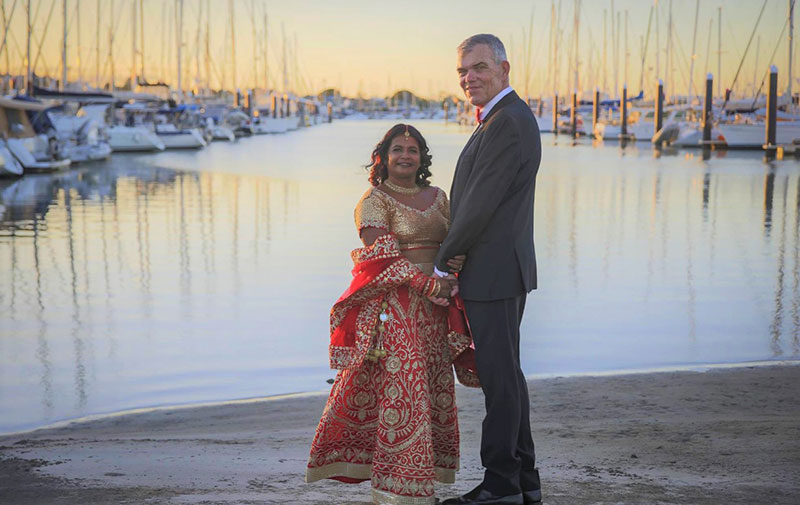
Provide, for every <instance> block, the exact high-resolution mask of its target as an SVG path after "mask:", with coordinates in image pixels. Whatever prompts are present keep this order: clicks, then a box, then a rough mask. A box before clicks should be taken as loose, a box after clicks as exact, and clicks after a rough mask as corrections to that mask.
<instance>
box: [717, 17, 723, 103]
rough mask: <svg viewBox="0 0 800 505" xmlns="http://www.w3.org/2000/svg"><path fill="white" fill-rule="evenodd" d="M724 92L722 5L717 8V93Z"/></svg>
mask: <svg viewBox="0 0 800 505" xmlns="http://www.w3.org/2000/svg"><path fill="white" fill-rule="evenodd" d="M721 94H722V6H720V7H718V8H717V95H721Z"/></svg>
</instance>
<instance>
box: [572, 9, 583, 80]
mask: <svg viewBox="0 0 800 505" xmlns="http://www.w3.org/2000/svg"><path fill="white" fill-rule="evenodd" d="M574 7H575V23H574V30H575V64H574V68H573V71H574V72H575V82H574V84H573V86H572V89H573V90H574V92H575V93H577V92H578V88H579V84H580V83H579V81H578V53H579V51H578V45H579V44H578V43H579V35H580V28H581V18H580V13H581V0H575V5H574Z"/></svg>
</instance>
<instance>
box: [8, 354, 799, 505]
mask: <svg viewBox="0 0 800 505" xmlns="http://www.w3.org/2000/svg"><path fill="white" fill-rule="evenodd" d="M529 387H530V392H531V400H532V401H531V403H532V410H531V421H532V426H533V435H534V440H535V441H536V444H537V453H538V457H539V466H540V471H541V477H542V485H543V493H544V503H545V504H549V505H557V504H563V505H584V504H587V505H588V504H715V505H716V504H727V503H731V504H733V503H736V504H739V503H741V504H770V505H771V504H786V505H789V504H791V505H797V504H798V503H800V366H798V365H784V366H767V367H750V368H734V369H725V370H712V371H706V372H662V373H650V374H633V375H617V376H600V377H572V378H552V379H537V380H532V381H530V383H529ZM324 403H325V396H324V395H311V396H305V397H300V398H285V399H278V400H264V401H250V402H238V403H231V404H225V405H215V406H206V407H195V408H178V409H159V410H155V411H147V412H141V413H134V414H127V415H121V416H114V417H109V418H104V419H99V420H93V421H89V422H81V423H73V424H70V425H67V426H63V427H59V428H49V429H41V430H37V431H34V432H29V433H25V434H17V435H9V436H3V437H0V504H3V505H16V504H24V505H47V504H65V505H67V504H69V505H72V504H75V505H77V504H81V505H84V504H118V503H131V504H139V503H154V504H170V505H171V504H295V503H297V504H330V503H336V504H366V503H369V499H370V492H369V484H368V483H362V484H359V485H356V486H353V485H345V484H341V483H337V482H333V481H324V482H317V483H314V484H305V483H304V482H303V474H304V469H305V464H306V457H307V455H308V447H309V443H310V441H311V438H312V436H313V433H314V428H315V426H316V423H317V421H318V420H319V416H320V414H321V412H322V408H323V405H324ZM458 403H459V409H460V410H459V412H460V425H461V434H462V442H461V447H462V463H461V470H460V471H459V473H458V477H457V479H458V480H457V483H456V484H454V485H452V486H444V485H443V486H441V487H439V488H438V490H437V496H438V497H442V498H446V497H449V496H453V495H456V494H460V493H463V492H465V491H468V490H469V489H471V488H472V487H473V486H474V485H475V484H477V483H478V482H479V481H480V479H481V476H482V471H481V467H480V459H479V454H478V445H479V437H480V420H481V418H482V409H483V397H482V394H481V392H480V391H479V390H472V389H466V388H461V387H459V388H458Z"/></svg>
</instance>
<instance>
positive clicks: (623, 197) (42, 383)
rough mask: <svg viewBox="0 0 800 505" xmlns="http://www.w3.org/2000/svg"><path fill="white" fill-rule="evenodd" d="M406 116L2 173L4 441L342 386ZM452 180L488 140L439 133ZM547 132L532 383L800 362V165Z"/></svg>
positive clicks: (459, 131)
mask: <svg viewBox="0 0 800 505" xmlns="http://www.w3.org/2000/svg"><path fill="white" fill-rule="evenodd" d="M391 124H392V123H389V122H338V123H334V124H331V125H327V124H326V125H319V126H316V127H314V128H310V129H304V130H299V131H297V132H293V133H290V134H286V135H279V136H259V137H253V138H248V139H240V140H238V141H237V142H235V143H214V144H212V145H211V146H210V147H209V148H207V149H205V150H203V151H191V152H164V153H160V154H152V155H114V157H113V159H112V160H110V161H109V162H107V163H101V164H95V165H90V166H86V167H85V168H80V169H74V170H72V171H70V172H67V173H64V174H58V175H39V176H25V177H24V178H22V179H19V180H10V181H9V180H6V181H0V263H1V264H2V265H3V268H2V270H0V286H1V287H2V289H0V432H4V431H5V432H7V431H15V430H22V429H28V428H31V427H35V426H41V425H43V424H46V423H50V422H53V421H56V420H62V419H68V418H74V417H79V416H84V415H89V414H96V413H104V412H114V411H119V410H124V409H129V408H135V407H144V406H154V405H168V404H181V403H192V402H203V401H215V400H226V399H234V398H247V397H256V396H263V395H273V394H280V393H290V392H299V391H316V390H325V389H326V388H327V384H325V380H326V379H328V378H330V377H332V376H333V372H332V371H330V370H329V369H328V367H327V340H328V311H329V310H330V306H331V304H332V303H333V301H334V300H335V299H336V298H337V297H338V296H339V294H341V292H342V291H343V290H344V289H345V287H346V286H347V283H348V282H349V278H350V274H349V270H350V268H351V263H350V259H349V251H350V250H351V249H352V248H354V247H357V246H358V244H359V242H358V239H357V236H356V233H355V231H354V227H353V207H354V205H355V203H356V201H357V200H358V198H359V197H360V196H361V194H362V193H363V191H364V190H365V189H366V187H367V182H366V173H365V172H364V170H363V169H362V168H361V165H363V164H364V163H366V162H367V161H368V158H369V154H370V152H371V150H372V147H373V146H374V144H375V142H377V140H378V139H379V138H380V137H381V136H382V134H383V133H384V132H385V131H386V129H388V127H389V126H391ZM419 126H420V128H421V130H422V132H423V134H425V135H426V137H427V138H428V140H429V142H430V145H431V150H432V153H433V155H434V164H433V167H432V170H433V172H434V178H433V182H434V184H436V185H439V186H442V187H444V188H445V189H447V188H449V184H450V180H451V178H452V172H453V167H454V165H455V160H456V158H457V156H458V153H459V151H460V148H461V146H462V145H463V144H464V142H465V141H466V139H467V137H468V135H469V130H468V129H463V128H459V127H456V126H452V125H451V126H450V127H445V126H444V125H442V124H439V123H432V122H428V123H426V122H420V123H419ZM572 144H573V142H572V141H571V140H569V139H567V138H565V137H559V138H558V139H556V138H554V137H552V136H550V135H545V136H544V137H543V145H544V148H543V162H542V168H541V170H540V172H539V178H538V187H537V201H536V246H537V258H538V262H539V285H540V289H539V290H538V291H536V292H534V293H532V294H531V295H530V296H529V298H528V305H527V309H526V313H525V319H524V321H523V338H522V348H523V350H522V359H523V369H524V370H525V372H526V373H527V374H531V375H533V374H573V373H583V372H604V371H609V370H623V369H631V368H649V367H671V366H681V365H692V364H705V363H735V362H742V361H751V360H780V359H795V358H798V357H800V342H799V339H800V258H798V251H800V244H798V240H799V237H800V176H799V174H800V164H798V163H797V162H795V161H783V162H775V163H765V162H764V161H762V155H761V154H758V153H727V154H725V153H712V155H711V156H710V157H709V159H707V160H704V159H703V158H702V156H701V155H700V153H699V152H691V151H688V152H678V153H664V154H662V155H661V156H658V157H657V156H654V153H653V151H652V150H651V149H650V148H649V146H638V147H637V146H633V147H631V146H628V147H627V148H626V149H624V150H623V149H621V148H620V147H619V145H618V144H616V143H612V144H606V145H600V146H596V147H593V146H591V144H589V143H588V141H586V143H583V144H579V145H574V146H573V145H572Z"/></svg>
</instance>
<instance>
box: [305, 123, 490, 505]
mask: <svg viewBox="0 0 800 505" xmlns="http://www.w3.org/2000/svg"><path fill="white" fill-rule="evenodd" d="M430 165H431V156H430V154H428V146H427V143H426V142H425V139H424V138H423V137H422V135H421V134H420V133H419V131H418V130H417V129H416V128H414V127H413V126H410V125H405V124H398V125H395V126H393V127H392V128H390V129H389V131H388V132H386V134H385V135H384V137H383V139H382V140H381V141H380V142H378V144H377V146H376V147H375V150H374V151H373V152H372V161H371V164H370V167H371V171H370V176H369V181H370V183H371V184H372V187H371V188H369V189H368V190H367V191H366V193H364V195H363V196H362V197H361V200H360V201H359V202H358V205H357V206H356V210H355V222H356V228H357V229H358V232H359V236H360V237H361V240H362V242H363V243H364V247H362V248H360V249H356V250H355V251H353V252H352V258H353V262H354V264H355V267H354V269H353V281H352V283H351V285H350V287H349V289H348V290H347V291H345V292H344V294H343V295H342V296H341V297H340V298H339V300H338V301H337V302H336V304H335V305H334V306H333V309H332V310H331V315H330V323H331V341H330V347H329V353H330V365H331V368H335V369H338V370H339V372H338V374H337V376H336V379H335V381H334V384H333V388H332V389H331V393H330V396H329V398H328V402H327V404H326V406H325V410H324V412H323V413H322V419H321V420H320V422H319V425H318V427H317V431H316V435H315V436H314V440H313V442H312V444H311V455H310V457H309V461H308V468H307V470H306V481H307V482H314V481H317V480H320V479H335V480H338V481H341V482H345V483H357V482H362V481H365V480H371V481H372V499H373V501H374V503H378V504H384V503H385V504H413V505H417V504H419V505H428V504H433V503H434V501H435V499H434V481H438V482H444V483H452V482H454V480H455V472H456V470H457V468H458V460H459V441H458V420H457V415H456V406H455V392H454V381H453V368H454V365H455V370H456V374H457V376H458V379H459V381H460V382H461V383H462V384H465V385H468V386H473V387H478V386H479V383H478V380H477V376H476V375H475V372H474V370H475V366H474V357H473V354H472V351H473V349H472V347H471V346H472V339H471V337H470V334H469V329H468V325H467V322H466V318H465V317H464V314H463V306H462V305H461V300H460V298H458V296H457V292H458V286H457V283H456V279H455V277H453V276H452V275H451V276H449V277H447V278H441V277H434V276H432V274H433V260H434V258H435V256H436V253H437V251H438V249H439V244H440V243H441V241H442V240H443V239H444V237H445V235H446V234H447V229H448V225H449V214H450V212H449V204H448V201H447V197H446V196H445V193H444V191H442V190H441V189H439V188H437V187H434V186H431V185H430V182H429V181H428V178H429V177H430V176H431V172H430V170H429V167H430ZM464 261H465V258H464V257H463V256H462V257H457V258H455V259H453V260H451V263H450V264H449V265H450V266H451V267H452V268H453V269H454V270H455V271H459V270H460V269H461V267H462V266H463V264H464ZM451 295H452V297H451Z"/></svg>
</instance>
